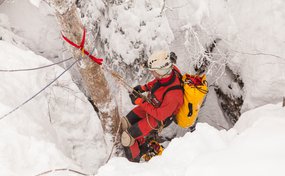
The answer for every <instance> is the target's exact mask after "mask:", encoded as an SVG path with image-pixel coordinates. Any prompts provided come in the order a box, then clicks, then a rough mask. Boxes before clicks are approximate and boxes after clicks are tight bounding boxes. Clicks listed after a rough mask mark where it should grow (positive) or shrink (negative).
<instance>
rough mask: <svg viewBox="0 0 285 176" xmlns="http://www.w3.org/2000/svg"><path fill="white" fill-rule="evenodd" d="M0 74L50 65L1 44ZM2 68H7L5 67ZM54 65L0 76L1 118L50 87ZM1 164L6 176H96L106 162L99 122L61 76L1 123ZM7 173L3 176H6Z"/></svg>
mask: <svg viewBox="0 0 285 176" xmlns="http://www.w3.org/2000/svg"><path fill="white" fill-rule="evenodd" d="M0 61H1V62H2V63H3V64H2V65H1V67H2V68H1V69H21V68H34V67H38V66H42V65H48V64H51V62H50V61H48V60H47V59H45V58H43V57H41V56H38V55H36V54H34V53H33V52H31V51H30V50H23V49H20V48H17V47H15V46H14V45H12V44H9V43H7V42H4V41H0ZM4 63H5V64H4ZM62 72H63V69H61V68H60V67H58V66H53V67H49V68H45V69H42V70H35V71H30V72H1V78H0V81H1V87H0V90H1V92H5V94H4V93H1V96H0V102H1V103H0V107H1V108H0V112H1V117H2V116H3V115H4V114H6V113H8V112H10V111H11V110H12V109H13V108H15V107H17V106H18V105H20V104H22V103H23V102H24V101H26V100H27V99H28V98H30V97H31V96H33V95H34V94H35V93H36V92H38V91H39V90H40V89H42V88H43V87H44V86H46V85H47V84H48V83H49V82H51V81H52V80H53V79H54V78H55V77H56V76H57V75H58V74H60V73H62ZM0 126H1V128H0V134H1V142H0V151H1V152H0V155H1V156H0V163H1V164H0V165H3V166H7V167H5V168H4V169H3V170H2V169H1V172H2V173H3V174H0V175H6V174H8V173H13V174H14V175H19V174H23V175H33V174H37V173H40V172H43V171H46V170H49V169H54V168H62V167H63V168H65V167H71V168H74V169H76V168H80V167H84V168H85V170H88V171H89V172H94V170H96V169H97V168H98V167H99V166H100V165H101V164H102V163H103V162H104V161H105V159H106V153H107V152H108V151H107V149H108V148H106V146H105V143H104V138H103V135H102V133H103V131H102V127H101V125H100V122H99V119H98V117H97V115H96V113H95V112H94V110H93V107H92V106H91V105H90V103H89V102H88V100H87V99H86V97H85V96H84V95H83V94H82V93H81V92H80V91H79V89H78V88H77V86H76V85H75V84H74V83H73V82H72V80H71V77H70V75H69V74H64V75H63V76H62V77H61V78H60V79H59V80H58V81H56V82H55V83H54V84H53V85H52V86H51V87H49V88H48V89H46V90H45V91H44V92H42V93H41V94H40V95H38V96H37V97H35V98H34V99H33V100H31V101H30V102H28V103H27V104H25V105H23V106H22V107H21V108H19V109H18V110H17V111H15V112H13V113H12V114H10V115H9V116H6V117H5V118H4V119H2V120H1V122H0ZM4 173H5V174H4Z"/></svg>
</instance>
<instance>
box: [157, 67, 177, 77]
mask: <svg viewBox="0 0 285 176" xmlns="http://www.w3.org/2000/svg"><path fill="white" fill-rule="evenodd" d="M172 68H173V66H171V67H170V69H169V71H168V72H166V73H165V74H164V75H160V74H158V73H157V72H156V74H157V75H159V76H158V78H159V79H161V78H164V77H165V76H169V75H170V73H171V71H172Z"/></svg>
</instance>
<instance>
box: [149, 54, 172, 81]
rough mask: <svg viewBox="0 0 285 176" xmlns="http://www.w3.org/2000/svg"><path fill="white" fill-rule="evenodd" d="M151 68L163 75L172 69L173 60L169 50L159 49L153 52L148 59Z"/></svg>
mask: <svg viewBox="0 0 285 176" xmlns="http://www.w3.org/2000/svg"><path fill="white" fill-rule="evenodd" d="M147 66H148V69H149V70H154V71H155V72H156V73H158V74H159V75H161V76H163V75H166V74H168V73H170V71H171V70H172V62H171V60H170V57H169V53H168V52H167V51H157V52H155V53H153V54H152V55H151V56H150V57H149V58H148V61H147Z"/></svg>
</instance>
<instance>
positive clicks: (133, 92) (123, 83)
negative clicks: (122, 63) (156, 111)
mask: <svg viewBox="0 0 285 176" xmlns="http://www.w3.org/2000/svg"><path fill="white" fill-rule="evenodd" d="M103 66H104V68H105V69H106V71H108V72H109V73H110V74H111V75H112V76H113V77H114V78H116V80H118V82H119V83H121V85H123V86H124V87H125V88H126V89H128V90H129V91H130V93H131V94H133V95H135V96H137V95H139V96H140V97H141V98H142V99H143V100H145V101H146V102H148V103H150V104H152V105H153V106H155V104H154V103H153V102H152V101H151V100H150V99H149V98H147V97H146V96H144V95H143V94H142V93H140V92H139V91H136V90H135V89H134V88H133V87H132V86H130V85H129V84H128V83H127V82H126V81H125V80H124V78H123V77H122V76H121V75H120V74H119V73H118V72H115V71H113V70H111V69H110V68H109V66H107V65H105V64H103Z"/></svg>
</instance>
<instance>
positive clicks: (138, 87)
mask: <svg viewBox="0 0 285 176" xmlns="http://www.w3.org/2000/svg"><path fill="white" fill-rule="evenodd" d="M133 89H134V90H135V91H137V92H140V93H144V92H145V90H143V89H142V86H141V85H137V86H135V87H134V88H133Z"/></svg>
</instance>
